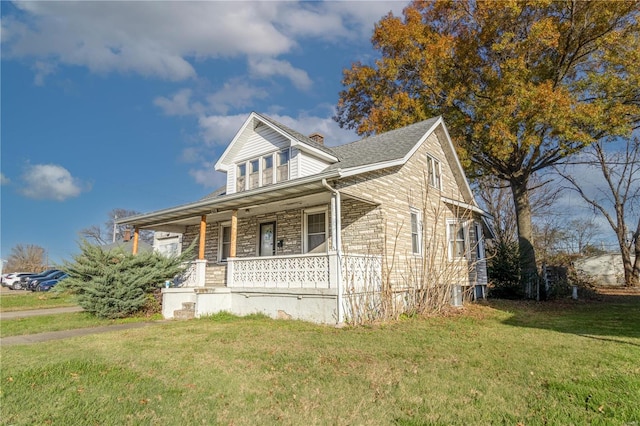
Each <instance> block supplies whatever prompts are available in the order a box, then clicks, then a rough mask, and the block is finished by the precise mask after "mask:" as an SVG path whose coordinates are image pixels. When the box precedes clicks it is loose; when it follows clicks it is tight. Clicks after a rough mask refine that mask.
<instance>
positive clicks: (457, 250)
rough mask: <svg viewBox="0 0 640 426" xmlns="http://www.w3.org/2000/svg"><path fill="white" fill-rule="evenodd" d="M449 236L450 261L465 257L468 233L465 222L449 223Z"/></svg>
mask: <svg viewBox="0 0 640 426" xmlns="http://www.w3.org/2000/svg"><path fill="white" fill-rule="evenodd" d="M447 227H448V229H447V236H448V240H449V259H451V260H453V259H457V258H461V257H464V256H465V253H466V246H467V242H466V238H465V235H466V232H465V229H464V228H465V227H464V223H463V222H458V221H455V222H449V223H448V224H447Z"/></svg>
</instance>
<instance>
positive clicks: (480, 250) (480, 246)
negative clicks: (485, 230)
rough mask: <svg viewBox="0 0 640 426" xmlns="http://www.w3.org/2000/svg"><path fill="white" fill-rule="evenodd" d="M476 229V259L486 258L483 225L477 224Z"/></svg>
mask: <svg viewBox="0 0 640 426" xmlns="http://www.w3.org/2000/svg"><path fill="white" fill-rule="evenodd" d="M475 231H476V259H483V258H484V239H483V238H482V225H481V224H479V223H476V224H475Z"/></svg>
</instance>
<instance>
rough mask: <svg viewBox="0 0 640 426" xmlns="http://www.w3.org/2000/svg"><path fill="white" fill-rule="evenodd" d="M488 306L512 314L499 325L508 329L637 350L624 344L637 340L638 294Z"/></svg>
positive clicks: (639, 320) (639, 332)
mask: <svg viewBox="0 0 640 426" xmlns="http://www.w3.org/2000/svg"><path fill="white" fill-rule="evenodd" d="M490 304H491V306H493V307H494V308H496V309H499V310H502V311H507V312H509V313H511V314H512V315H511V316H510V317H509V318H508V319H507V320H505V321H503V322H504V323H505V324H508V325H513V326H517V327H530V328H537V329H545V330H553V331H557V332H560V333H569V334H575V335H578V336H582V337H585V338H589V339H596V340H603V341H609V342H618V343H621V344H625V345H633V346H639V347H640V342H633V341H629V340H626V339H629V338H632V339H640V294H637V295H635V294H634V295H615V296H613V295H597V296H595V297H593V298H590V299H584V300H572V299H561V300H552V301H547V302H535V301H513V300H491V301H490Z"/></svg>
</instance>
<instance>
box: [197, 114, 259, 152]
mask: <svg viewBox="0 0 640 426" xmlns="http://www.w3.org/2000/svg"><path fill="white" fill-rule="evenodd" d="M248 116H249V114H248V113H247V114H237V115H210V116H202V117H200V118H199V119H198V126H199V127H200V133H201V135H202V139H203V140H204V142H205V144H206V145H207V146H213V145H217V146H226V145H227V144H229V142H231V139H233V137H234V136H235V134H236V133H237V132H238V130H240V126H242V123H244V122H245V120H246V119H247V117H248Z"/></svg>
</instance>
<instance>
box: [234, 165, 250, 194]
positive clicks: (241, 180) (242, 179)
mask: <svg viewBox="0 0 640 426" xmlns="http://www.w3.org/2000/svg"><path fill="white" fill-rule="evenodd" d="M246 183H247V165H246V164H244V163H243V164H238V176H237V179H236V192H242V191H244V190H245V185H246Z"/></svg>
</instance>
